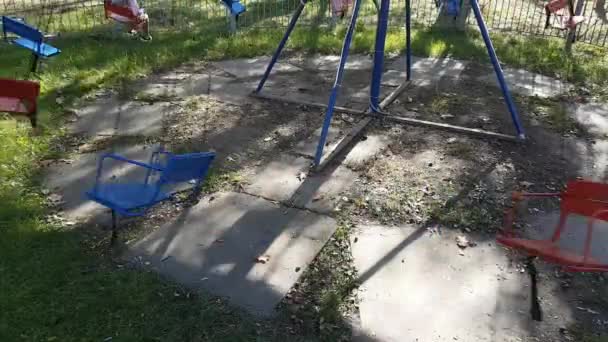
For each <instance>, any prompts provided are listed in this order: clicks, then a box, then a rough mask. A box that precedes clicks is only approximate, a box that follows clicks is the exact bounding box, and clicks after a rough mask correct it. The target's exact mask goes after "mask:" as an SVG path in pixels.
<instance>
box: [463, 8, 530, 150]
mask: <svg viewBox="0 0 608 342" xmlns="http://www.w3.org/2000/svg"><path fill="white" fill-rule="evenodd" d="M470 1H471V8H473V13H474V14H475V19H476V20H477V25H478V26H479V30H480V31H481V36H482V37H483V41H484V43H485V44H486V49H487V50H488V55H489V56H490V60H491V61H492V66H494V72H495V73H496V78H498V83H499V84H500V89H501V90H502V94H503V96H504V98H505V101H506V102H507V107H508V108H509V113H511V119H512V120H513V125H515V129H516V130H517V137H518V138H519V139H522V140H523V139H525V138H526V135H525V133H524V129H523V127H522V125H521V122H520V119H519V114H518V113H517V108H516V107H515V103H514V102H513V98H512V97H511V92H510V91H509V86H508V85H507V82H506V81H505V77H504V74H503V72H502V68H501V67H500V62H499V61H498V57H497V56H496V51H495V50H494V46H493V45H492V40H491V39H490V34H489V33H488V29H487V27H486V24H485V22H484V21H483V17H482V15H481V10H480V9H479V4H478V3H477V0H470Z"/></svg>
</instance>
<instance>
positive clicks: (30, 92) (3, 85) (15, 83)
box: [0, 78, 40, 113]
mask: <svg viewBox="0 0 608 342" xmlns="http://www.w3.org/2000/svg"><path fill="white" fill-rule="evenodd" d="M38 95H40V84H38V83H36V82H32V81H24V80H11V79H5V78H0V97H11V98H16V99H19V100H22V101H23V100H26V101H27V102H28V109H29V111H30V112H31V113H33V112H36V102H37V99H38Z"/></svg>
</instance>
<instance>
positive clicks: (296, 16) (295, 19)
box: [255, 0, 308, 94]
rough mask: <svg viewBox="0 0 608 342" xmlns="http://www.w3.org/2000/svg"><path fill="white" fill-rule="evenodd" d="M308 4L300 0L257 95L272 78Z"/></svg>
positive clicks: (259, 84) (305, 0) (261, 81)
mask: <svg viewBox="0 0 608 342" xmlns="http://www.w3.org/2000/svg"><path fill="white" fill-rule="evenodd" d="M307 2H308V0H300V4H299V5H298V8H296V11H295V12H294V13H293V15H292V16H291V20H290V21H289V25H288V26H287V30H285V34H284V35H283V38H282V39H281V42H280V43H279V46H278V47H277V49H276V51H275V52H274V54H273V55H272V59H271V60H270V63H269V64H268V66H267V67H266V71H265V72H264V76H262V79H261V80H260V83H258V87H257V88H256V89H255V93H256V94H257V93H259V92H260V91H262V88H263V87H264V84H265V83H266V80H267V79H268V76H270V72H271V71H272V68H273V67H274V65H275V64H276V63H277V60H278V59H279V56H280V55H281V52H283V48H285V44H287V40H288V39H289V35H291V32H292V31H293V29H294V28H295V27H296V23H297V22H298V19H299V18H300V15H301V14H302V11H303V10H304V6H306V3H307Z"/></svg>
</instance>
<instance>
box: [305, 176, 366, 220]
mask: <svg viewBox="0 0 608 342" xmlns="http://www.w3.org/2000/svg"><path fill="white" fill-rule="evenodd" d="M357 177H358V176H357V174H356V173H355V172H353V171H351V170H350V169H348V168H347V167H344V166H338V167H337V168H335V169H334V170H324V171H323V172H321V173H315V174H312V175H309V176H308V177H307V178H306V179H305V180H304V182H303V183H302V185H301V186H300V188H299V189H298V191H297V192H296V194H295V195H294V196H293V203H294V204H295V205H296V206H298V207H304V208H306V209H309V210H312V211H315V212H319V213H324V214H329V213H331V212H333V211H334V210H336V208H337V207H338V204H339V202H340V201H341V196H340V195H341V194H342V193H343V192H344V191H345V190H346V189H348V188H349V187H351V186H352V185H353V184H354V183H355V181H356V180H357Z"/></svg>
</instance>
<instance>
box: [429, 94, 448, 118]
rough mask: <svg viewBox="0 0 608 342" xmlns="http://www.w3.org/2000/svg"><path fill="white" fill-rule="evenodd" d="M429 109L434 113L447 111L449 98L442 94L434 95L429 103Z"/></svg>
mask: <svg viewBox="0 0 608 342" xmlns="http://www.w3.org/2000/svg"><path fill="white" fill-rule="evenodd" d="M429 109H430V110H431V112H433V113H435V114H443V113H447V112H448V111H449V109H450V99H449V98H447V97H444V96H435V97H433V99H432V100H431V103H430V104H429Z"/></svg>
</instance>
